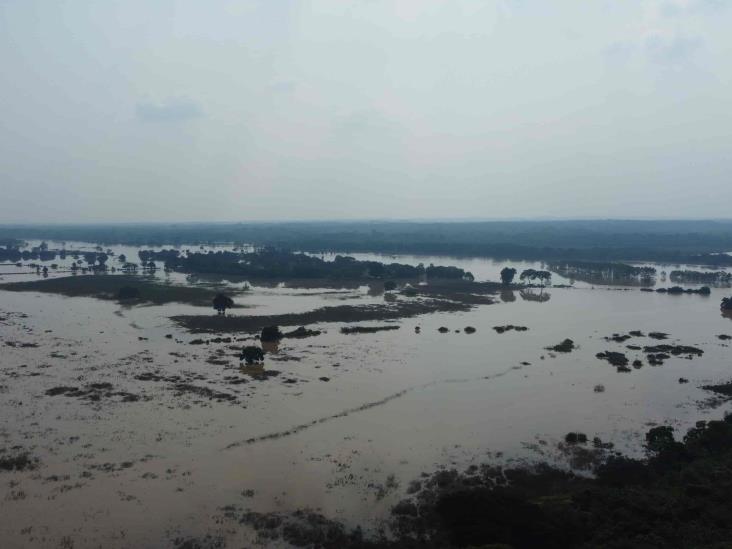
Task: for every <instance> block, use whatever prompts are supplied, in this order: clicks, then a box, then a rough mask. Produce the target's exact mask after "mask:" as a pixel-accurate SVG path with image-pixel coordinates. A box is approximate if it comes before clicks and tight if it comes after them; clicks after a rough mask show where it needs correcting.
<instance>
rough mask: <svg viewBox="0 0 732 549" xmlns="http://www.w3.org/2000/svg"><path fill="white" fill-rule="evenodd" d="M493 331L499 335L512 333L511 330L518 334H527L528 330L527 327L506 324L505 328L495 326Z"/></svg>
mask: <svg viewBox="0 0 732 549" xmlns="http://www.w3.org/2000/svg"><path fill="white" fill-rule="evenodd" d="M493 329H494V330H495V331H496V333H498V334H502V333H504V332H510V331H511V330H515V331H517V332H525V331H526V330H528V328H527V327H526V326H514V325H513V324H506V325H505V326H493Z"/></svg>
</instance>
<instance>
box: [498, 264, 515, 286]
mask: <svg viewBox="0 0 732 549" xmlns="http://www.w3.org/2000/svg"><path fill="white" fill-rule="evenodd" d="M515 276H516V269H514V268H513V267H504V268H503V269H501V282H503V283H504V284H506V285H508V284H511V282H513V277H515Z"/></svg>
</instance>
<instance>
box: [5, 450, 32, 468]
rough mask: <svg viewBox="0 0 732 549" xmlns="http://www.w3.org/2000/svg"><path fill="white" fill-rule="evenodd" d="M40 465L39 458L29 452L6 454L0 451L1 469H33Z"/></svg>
mask: <svg viewBox="0 0 732 549" xmlns="http://www.w3.org/2000/svg"><path fill="white" fill-rule="evenodd" d="M36 467H38V459H37V458H34V457H31V455H30V454H29V453H28V452H20V453H14V454H11V455H5V453H4V452H3V453H0V471H31V470H33V469H35V468H36Z"/></svg>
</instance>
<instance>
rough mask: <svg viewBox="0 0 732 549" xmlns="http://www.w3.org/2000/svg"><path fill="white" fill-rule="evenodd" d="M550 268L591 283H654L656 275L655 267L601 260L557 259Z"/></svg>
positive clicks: (564, 275) (574, 278) (567, 276)
mask: <svg viewBox="0 0 732 549" xmlns="http://www.w3.org/2000/svg"><path fill="white" fill-rule="evenodd" d="M549 268H550V269H551V270H552V271H554V272H556V273H558V274H560V275H562V276H563V277H565V278H569V279H572V280H581V281H583V282H587V283H590V284H626V285H628V284H636V285H637V284H652V283H653V281H654V279H655V277H656V269H655V268H653V267H636V266H634V265H628V264H626V263H608V262H601V261H555V262H552V263H550V264H549Z"/></svg>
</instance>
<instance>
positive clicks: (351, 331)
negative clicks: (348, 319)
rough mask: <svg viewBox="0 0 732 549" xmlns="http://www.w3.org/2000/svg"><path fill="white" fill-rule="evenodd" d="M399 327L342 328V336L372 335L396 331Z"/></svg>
mask: <svg viewBox="0 0 732 549" xmlns="http://www.w3.org/2000/svg"><path fill="white" fill-rule="evenodd" d="M398 329H399V326H343V327H342V328H341V333H342V334H373V333H376V332H386V331H389V330H398Z"/></svg>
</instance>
